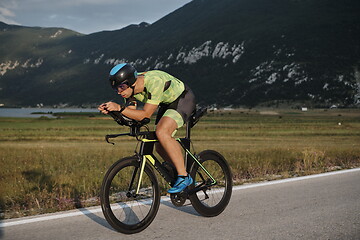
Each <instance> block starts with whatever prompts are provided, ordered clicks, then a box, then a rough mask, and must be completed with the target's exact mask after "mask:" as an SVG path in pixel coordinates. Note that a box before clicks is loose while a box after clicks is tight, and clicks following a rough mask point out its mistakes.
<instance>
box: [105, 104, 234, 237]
mask: <svg viewBox="0 0 360 240" xmlns="http://www.w3.org/2000/svg"><path fill="white" fill-rule="evenodd" d="M205 113H206V109H198V110H196V111H194V113H193V114H192V116H191V117H190V120H189V121H188V122H187V124H186V136H185V137H183V138H177V139H176V140H177V141H178V142H179V144H180V145H181V147H182V149H183V150H184V155H185V164H186V170H187V172H188V173H189V174H190V175H191V177H192V178H193V179H194V183H193V184H191V185H190V186H188V187H187V188H186V189H185V190H184V191H182V192H181V193H173V194H170V199H171V202H172V203H173V204H174V205H175V206H176V207H180V206H183V205H184V203H185V202H186V200H187V199H189V200H190V202H191V204H192V206H193V207H194V209H195V210H196V211H197V212H198V213H199V214H201V215H202V216H205V217H214V216H217V215H219V214H220V213H221V212H223V211H224V209H225V208H226V206H227V205H228V203H229V201H230V197H231V193H232V174H231V170H230V167H229V165H228V163H227V161H226V160H225V158H224V157H223V156H222V155H221V154H220V153H218V152H216V151H214V150H205V151H202V152H200V153H199V154H195V153H193V152H191V151H190V148H191V139H190V135H191V129H192V127H194V126H195V124H196V123H197V122H198V121H199V119H200V118H201V117H202V116H203V115H204V114H205ZM109 115H110V116H111V117H113V118H114V120H115V121H116V122H117V123H118V124H119V125H122V126H128V127H129V132H127V133H121V134H109V135H106V136H105V139H106V141H107V142H108V143H111V144H114V143H113V142H111V141H110V139H112V138H117V137H120V136H131V137H135V138H136V140H137V141H139V144H138V146H137V147H136V149H135V154H134V155H133V156H129V157H124V158H121V159H120V160H118V161H117V162H115V163H114V164H113V165H112V166H111V167H110V168H109V169H108V171H107V172H106V174H105V176H104V179H103V182H102V186H101V191H100V201H101V208H102V211H103V214H104V216H105V218H106V220H107V222H108V223H109V224H110V225H111V226H112V227H113V228H114V229H115V230H117V231H119V232H122V233H125V234H133V233H138V232H140V231H142V230H144V229H145V228H147V227H148V226H149V225H150V224H151V222H152V221H153V220H154V218H155V216H156V214H157V212H158V209H159V205H160V200H161V195H162V192H161V189H160V185H159V180H158V178H160V177H162V178H163V179H164V180H165V182H166V183H168V184H169V185H170V186H173V184H174V183H175V180H176V178H177V172H176V168H175V167H174V166H173V165H172V164H171V163H169V162H166V161H164V160H162V159H161V157H156V155H155V154H154V146H155V145H156V144H159V141H158V140H157V138H156V134H155V132H154V131H150V130H149V128H148V126H147V124H148V123H149V122H150V120H149V119H148V118H145V119H143V120H142V121H135V120H133V119H129V118H127V117H125V116H124V115H122V114H121V113H120V112H109ZM155 171H156V172H158V173H159V174H155ZM163 193H165V191H163Z"/></svg>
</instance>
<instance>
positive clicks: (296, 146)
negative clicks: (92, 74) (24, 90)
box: [0, 109, 360, 218]
mask: <svg viewBox="0 0 360 240" xmlns="http://www.w3.org/2000/svg"><path fill="white" fill-rule="evenodd" d="M57 117H58V118H53V119H52V118H46V117H41V118H35V119H34V118H32V119H30V118H0V142H1V144H0V165H1V168H0V205H1V218H13V217H21V216H26V215H33V214H39V213H48V212H55V211H60V210H67V209H73V208H79V207H88V206H93V205H98V204H99V199H98V195H99V189H100V186H101V181H102V178H103V176H104V174H105V172H106V170H107V169H108V167H109V166H110V165H111V164H112V163H113V162H115V161H116V160H118V159H119V158H121V157H124V156H128V155H132V154H133V153H134V150H135V147H136V144H137V142H136V140H135V139H133V138H130V137H123V138H117V139H114V142H115V143H116V144H115V145H114V146H113V145H110V144H107V143H106V142H105V141H104V135H106V134H110V133H120V132H126V131H127V128H125V127H120V126H119V125H117V124H116V123H115V122H114V121H112V119H110V118H109V117H106V116H102V115H98V114H80V115H76V114H75V115H74V114H72V115H67V116H59V115H58V116H57ZM153 122H154V121H152V123H153ZM150 126H151V127H152V125H150ZM177 135H178V136H182V135H184V130H180V131H179V132H178V134H177ZM192 137H193V138H192V139H193V146H194V150H195V151H196V152H200V151H202V150H205V149H214V150H217V151H219V152H221V153H222V154H223V155H224V156H225V158H226V159H227V160H228V162H229V163H230V166H231V169H232V172H233V179H234V182H235V184H244V183H248V182H254V181H266V180H274V179H281V178H288V177H296V176H302V175H308V174H314V173H321V172H327V171H334V170H339V169H345V168H354V167H359V166H360V110H356V109H332V110H309V111H307V112H301V111H299V110H275V111H269V110H263V111H262V110H249V109H246V110H234V111H214V112H209V113H208V115H206V116H205V117H203V119H202V120H201V121H200V122H199V123H198V124H197V125H196V126H195V127H194V129H193V131H192ZM163 187H164V188H165V187H166V186H163Z"/></svg>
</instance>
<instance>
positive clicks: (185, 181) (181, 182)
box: [168, 175, 193, 193]
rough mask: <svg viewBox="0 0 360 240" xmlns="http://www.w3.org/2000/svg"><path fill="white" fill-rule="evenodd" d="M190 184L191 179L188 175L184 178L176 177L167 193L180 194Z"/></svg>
mask: <svg viewBox="0 0 360 240" xmlns="http://www.w3.org/2000/svg"><path fill="white" fill-rule="evenodd" d="M192 183H193V179H192V178H191V177H190V175H187V176H186V177H184V176H178V178H177V179H176V182H175V184H174V186H173V187H172V188H170V189H169V190H168V193H179V192H182V191H183V190H184V189H185V188H187V187H188V186H190V185H191V184H192Z"/></svg>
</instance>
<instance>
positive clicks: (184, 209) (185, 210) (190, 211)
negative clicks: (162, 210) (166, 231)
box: [161, 200, 201, 216]
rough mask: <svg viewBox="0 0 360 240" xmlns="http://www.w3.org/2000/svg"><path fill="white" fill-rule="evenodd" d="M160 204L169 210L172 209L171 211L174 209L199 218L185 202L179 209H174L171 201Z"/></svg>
mask: <svg viewBox="0 0 360 240" xmlns="http://www.w3.org/2000/svg"><path fill="white" fill-rule="evenodd" d="M187 201H188V200H187ZM161 204H164V205H165V206H167V207H170V208H173V209H176V210H178V211H181V212H184V213H188V214H191V215H195V216H201V215H200V214H199V213H198V212H197V211H196V210H195V209H194V208H193V206H192V205H191V204H190V203H188V202H186V203H185V204H184V206H181V207H176V206H174V204H172V203H171V201H166V200H165V201H161Z"/></svg>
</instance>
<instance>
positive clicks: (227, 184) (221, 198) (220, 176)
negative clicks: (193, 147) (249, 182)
mask: <svg viewBox="0 0 360 240" xmlns="http://www.w3.org/2000/svg"><path fill="white" fill-rule="evenodd" d="M199 161H200V163H201V164H202V165H203V166H204V167H205V168H206V170H207V171H208V172H209V173H210V174H211V175H212V176H213V177H214V179H215V180H216V181H217V184H216V185H214V186H211V187H208V188H207V189H205V190H203V191H202V190H201V191H199V192H196V193H194V194H191V195H190V196H189V198H190V201H191V204H192V206H193V207H194V209H195V210H196V211H197V212H198V213H199V214H201V215H202V216H205V217H214V216H217V215H219V214H220V213H222V212H223V211H224V210H225V208H226V206H227V205H228V203H229V201H230V198H231V194H232V174H231V170H230V167H229V165H228V163H227V161H226V160H225V158H224V157H223V156H222V155H221V154H220V153H218V152H216V151H213V150H205V151H203V152H201V153H200V154H199ZM200 174H201V175H202V177H201V176H200ZM190 175H191V177H192V178H193V179H194V183H193V184H192V185H191V186H190V187H189V189H190V191H191V189H194V188H195V187H196V186H199V185H200V184H205V183H209V182H211V179H210V178H209V177H208V176H207V175H206V173H205V172H204V171H203V170H202V169H201V168H200V166H199V165H198V164H197V163H196V162H194V163H193V165H192V167H191V171H190ZM206 196H208V198H206Z"/></svg>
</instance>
